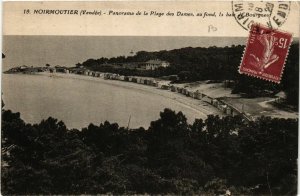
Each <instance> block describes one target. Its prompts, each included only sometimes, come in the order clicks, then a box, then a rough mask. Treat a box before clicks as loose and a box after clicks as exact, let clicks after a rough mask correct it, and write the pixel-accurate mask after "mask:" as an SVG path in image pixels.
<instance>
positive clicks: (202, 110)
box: [38, 72, 223, 119]
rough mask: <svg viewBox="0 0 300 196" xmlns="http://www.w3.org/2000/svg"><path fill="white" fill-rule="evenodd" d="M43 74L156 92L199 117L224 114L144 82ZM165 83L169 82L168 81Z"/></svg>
mask: <svg viewBox="0 0 300 196" xmlns="http://www.w3.org/2000/svg"><path fill="white" fill-rule="evenodd" d="M38 74H41V75H49V76H51V77H57V78H59V77H61V78H72V79H78V80H87V81H94V82H101V83H105V84H109V85H112V86H117V87H122V88H125V89H131V90H135V91H139V92H143V93H147V94H149V96H151V94H156V95H159V96H162V97H164V98H167V99H170V100H172V101H176V103H178V104H180V105H184V106H186V107H189V108H190V109H192V110H194V111H196V112H197V114H198V115H199V117H201V118H203V119H205V118H206V117H207V115H212V114H214V115H220V116H222V115H223V114H222V113H221V112H220V110H218V109H217V108H215V107H213V106H212V105H210V104H208V103H206V102H204V101H201V100H196V99H192V98H191V97H187V96H185V95H182V94H179V93H174V92H171V91H169V90H163V89H160V88H157V87H154V86H147V85H143V84H137V83H133V82H125V81H119V80H105V79H103V78H100V77H91V76H85V75H77V74H64V73H54V74H51V75H50V73H46V72H42V73H38ZM163 83H168V82H167V81H165V82H163Z"/></svg>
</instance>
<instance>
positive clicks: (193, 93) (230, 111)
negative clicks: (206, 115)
mask: <svg viewBox="0 0 300 196" xmlns="http://www.w3.org/2000/svg"><path fill="white" fill-rule="evenodd" d="M82 74H83V75H87V76H92V77H100V78H103V79H106V80H120V81H127V82H133V83H137V84H143V85H149V86H153V87H157V88H160V89H163V90H170V91H172V92H176V93H180V94H183V95H185V96H188V97H191V98H193V99H198V100H202V101H204V102H207V103H209V104H211V105H212V106H214V107H216V108H217V109H219V110H220V111H221V112H222V113H223V114H226V115H229V116H235V115H242V116H243V117H244V118H245V119H246V120H248V121H250V120H251V119H250V118H249V117H248V116H247V115H245V114H244V113H243V112H241V111H239V110H238V109H236V108H235V107H233V106H231V105H229V104H227V103H225V102H223V101H222V100H219V99H217V98H213V97H210V96H208V95H206V94H204V93H202V92H199V91H198V90H192V89H188V88H185V87H180V86H177V85H175V84H170V83H169V82H166V81H163V80H157V79H155V78H144V77H138V76H123V75H119V74H114V73H102V72H97V71H90V70H85V71H84V72H83V73H82Z"/></svg>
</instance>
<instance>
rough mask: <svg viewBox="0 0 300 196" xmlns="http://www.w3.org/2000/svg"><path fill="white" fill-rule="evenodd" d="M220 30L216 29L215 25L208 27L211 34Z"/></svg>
mask: <svg viewBox="0 0 300 196" xmlns="http://www.w3.org/2000/svg"><path fill="white" fill-rule="evenodd" d="M217 30H218V28H217V27H214V26H213V25H209V26H208V32H209V33H210V32H213V31H217Z"/></svg>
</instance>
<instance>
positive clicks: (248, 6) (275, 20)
mask: <svg viewBox="0 0 300 196" xmlns="http://www.w3.org/2000/svg"><path fill="white" fill-rule="evenodd" d="M290 7H291V2H288V1H281V2H275V1H272V2H262V1H252V2H235V1H233V2H232V12H233V14H234V17H235V20H236V21H237V23H238V24H239V25H240V26H241V27H243V28H244V29H245V30H249V29H250V28H251V25H252V24H253V23H260V24H264V25H267V26H268V27H270V28H275V29H276V28H278V27H280V26H282V25H283V23H284V22H285V21H286V19H287V18H288V15H289V12H290Z"/></svg>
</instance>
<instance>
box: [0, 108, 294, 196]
mask: <svg viewBox="0 0 300 196" xmlns="http://www.w3.org/2000/svg"><path fill="white" fill-rule="evenodd" d="M297 139H298V120H293V119H272V118H269V117H261V118H259V119H258V120H257V121H255V122H250V123H247V122H244V121H243V119H242V118H241V117H239V116H236V117H229V116H228V117H223V118H220V117H219V116H208V118H207V119H206V120H202V119H197V120H195V122H194V123H193V124H192V125H190V124H188V123H187V120H186V117H185V116H184V115H183V114H182V113H181V112H179V113H175V112H174V111H171V110H169V109H165V110H164V111H163V112H161V114H160V119H158V120H156V121H153V122H152V123H151V125H150V127H149V128H148V129H147V130H145V129H144V128H139V129H126V128H123V127H119V126H118V124H116V123H109V122H104V123H101V124H100V125H93V124H90V125H89V126H88V127H87V128H83V129H82V130H81V131H79V130H74V129H73V130H69V129H67V128H66V126H65V124H64V123H63V122H61V121H57V120H56V119H53V118H51V117H50V118H48V119H47V120H43V121H42V122H41V123H39V124H34V125H31V124H26V123H25V122H24V121H23V120H22V119H20V114H19V113H12V112H11V111H5V110H3V111H2V172H1V175H2V180H1V183H2V184H1V185H2V186H1V187H2V194H4V195H7V194H17V195H20V194H50V193H51V194H96V193H114V194H134V193H149V194H157V193H161V194H166V193H173V194H188V195H190V194H223V193H224V192H225V191H226V190H230V191H231V192H232V193H234V194H241V193H243V194H271V193H272V194H296V189H297V186H296V183H297V165H296V160H297V155H298V153H297V149H298V146H297V145H298V142H297V141H298V140H297Z"/></svg>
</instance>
